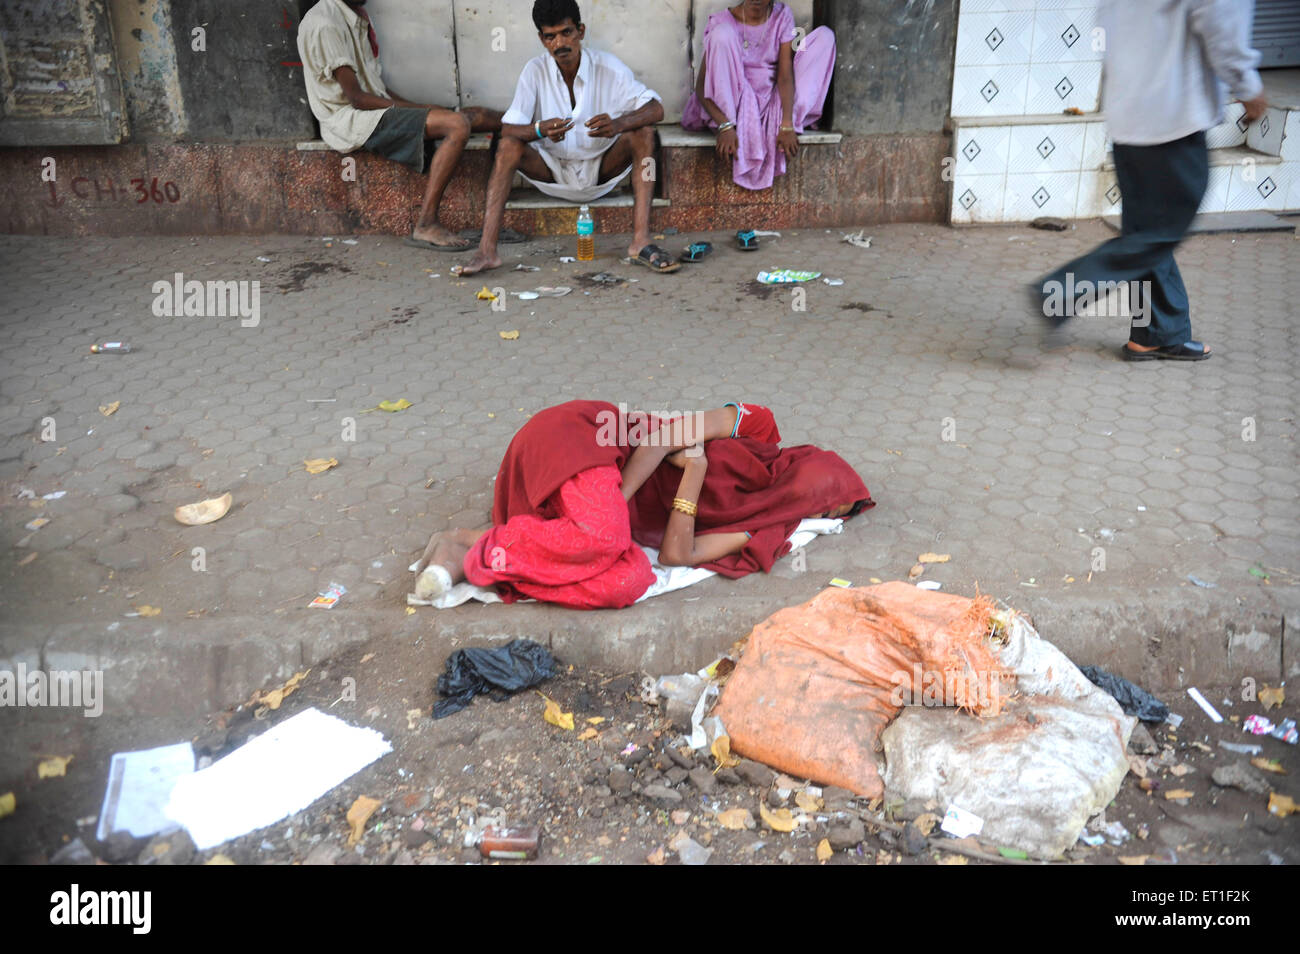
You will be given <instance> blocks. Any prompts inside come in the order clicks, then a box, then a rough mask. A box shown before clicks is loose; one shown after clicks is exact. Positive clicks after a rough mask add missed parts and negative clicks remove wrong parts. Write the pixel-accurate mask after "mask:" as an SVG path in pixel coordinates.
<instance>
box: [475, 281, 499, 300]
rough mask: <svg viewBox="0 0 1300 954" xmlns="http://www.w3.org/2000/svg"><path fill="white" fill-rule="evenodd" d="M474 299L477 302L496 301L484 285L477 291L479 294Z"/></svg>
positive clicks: (494, 296) (495, 297)
mask: <svg viewBox="0 0 1300 954" xmlns="http://www.w3.org/2000/svg"><path fill="white" fill-rule="evenodd" d="M474 297H475V298H477V299H478V300H479V301H496V300H497V296H496V295H494V294H492V293H491V292H490V291H488V287H487V286H486V285H484V286H483V288H482V289H481V290H480V291H479V293H478V294H477V295H475V296H474Z"/></svg>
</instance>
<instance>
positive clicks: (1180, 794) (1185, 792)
mask: <svg viewBox="0 0 1300 954" xmlns="http://www.w3.org/2000/svg"><path fill="white" fill-rule="evenodd" d="M1195 796H1196V793H1195V792H1193V791H1190V790H1189V789H1186V788H1171V789H1170V790H1169V791H1167V792H1165V801H1167V802H1172V801H1176V800H1177V799H1180V798H1194V797H1195Z"/></svg>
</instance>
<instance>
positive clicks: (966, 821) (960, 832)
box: [939, 805, 984, 838]
mask: <svg viewBox="0 0 1300 954" xmlns="http://www.w3.org/2000/svg"><path fill="white" fill-rule="evenodd" d="M939 827H940V828H942V829H943V830H944V831H946V832H947V833H948V834H950V835H952V836H953V837H954V838H967V837H970V836H973V835H978V834H979V833H980V832H981V831H983V830H984V819H982V818H980V817H979V816H978V815H976V814H974V813H973V812H968V811H966V810H965V809H964V808H958V807H957V806H956V805H949V806H948V811H947V812H945V813H944V816H943V824H942V825H940V826H939Z"/></svg>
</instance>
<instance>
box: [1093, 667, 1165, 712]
mask: <svg viewBox="0 0 1300 954" xmlns="http://www.w3.org/2000/svg"><path fill="white" fill-rule="evenodd" d="M1079 671H1080V672H1082V673H1083V674H1084V675H1085V676H1087V677H1088V679H1089V680H1090V681H1091V682H1092V683H1093V684H1094V685H1097V686H1100V687H1101V688H1102V689H1105V690H1106V691H1107V692H1109V693H1110V694H1111V695H1112V696H1114V697H1115V701H1116V702H1118V703H1119V705H1120V708H1121V709H1123V710H1124V713H1125V714H1126V715H1135V716H1137V717H1138V718H1139V719H1141V720H1142V721H1143V722H1164V721H1165V720H1166V719H1167V718H1169V707H1168V706H1166V705H1165V704H1164V703H1163V702H1161V701H1160V700H1159V699H1157V698H1156V697H1155V696H1153V695H1151V693H1149V692H1147V691H1146V690H1145V689H1143V688H1142V687H1140V686H1135V685H1134V684H1133V683H1131V682H1129V681H1128V680H1127V679H1123V678H1121V677H1120V676H1115V675H1111V674H1110V673H1108V672H1106V670H1104V669H1099V668H1098V667H1096V666H1080V667H1079ZM1180 721H1181V720H1180Z"/></svg>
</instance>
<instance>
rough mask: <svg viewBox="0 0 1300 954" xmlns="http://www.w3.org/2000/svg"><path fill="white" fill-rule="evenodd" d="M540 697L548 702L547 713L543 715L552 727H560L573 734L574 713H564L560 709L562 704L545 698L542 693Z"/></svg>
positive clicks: (547, 697)
mask: <svg viewBox="0 0 1300 954" xmlns="http://www.w3.org/2000/svg"><path fill="white" fill-rule="evenodd" d="M538 695H539V696H541V697H542V698H543V699H545V700H546V711H545V712H543V713H542V718H543V719H545V720H546V721H547V722H549V723H550V724H551V725H554V726H559V727H560V728H561V729H568V730H569V731H571V732H572V731H573V713H572V712H564V711H562V710H561V709H560V704H559V703H558V702H556V701H555V700H554V699H552V698H550V697H549V696H545V695H543V694H542V693H540V692H539V693H538Z"/></svg>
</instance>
